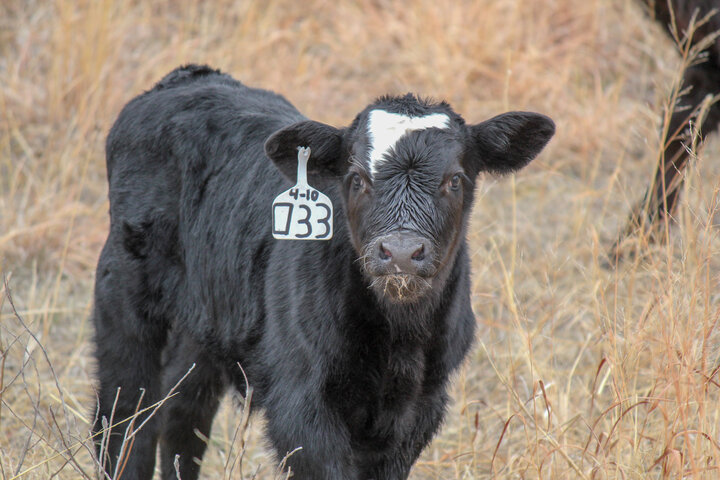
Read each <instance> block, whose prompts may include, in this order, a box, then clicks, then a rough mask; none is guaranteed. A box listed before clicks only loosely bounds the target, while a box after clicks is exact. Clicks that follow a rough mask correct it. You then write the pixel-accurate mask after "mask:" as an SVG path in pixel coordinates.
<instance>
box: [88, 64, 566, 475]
mask: <svg viewBox="0 0 720 480" xmlns="http://www.w3.org/2000/svg"><path fill="white" fill-rule="evenodd" d="M372 108H385V109H387V110H391V111H392V109H393V108H396V109H399V110H400V111H403V112H408V113H411V114H413V115H424V114H426V113H428V112H445V113H447V114H448V115H449V116H450V118H451V119H452V122H451V128H449V129H446V130H439V129H429V130H426V131H418V132H413V133H412V134H408V135H406V137H404V138H403V139H401V141H399V142H398V144H397V145H396V149H395V151H394V152H393V153H392V155H391V157H392V158H390V159H389V162H388V163H387V165H385V166H384V167H383V169H381V170H380V171H379V173H378V178H377V179H372V180H371V179H368V182H370V183H368V184H367V185H365V184H364V183H363V181H362V180H361V179H360V177H355V175H359V173H357V170H358V169H360V170H361V171H362V170H363V169H364V166H365V163H364V162H366V155H367V143H368V140H367V138H366V137H367V135H366V133H365V129H364V121H365V120H366V117H367V113H368V112H369V111H370V110H371V109H372ZM396 111H397V110H396ZM517 115H520V116H521V118H523V119H525V120H526V121H521V122H512V124H511V123H510V122H505V121H504V122H503V123H502V124H501V125H499V126H497V127H496V128H495V129H493V128H491V127H492V125H490V126H488V124H486V126H485V127H482V128H474V127H473V128H471V127H467V126H466V125H465V123H464V122H463V121H462V119H461V118H460V117H459V116H458V115H457V114H455V113H454V112H452V110H450V107H449V106H448V105H446V104H431V103H428V102H424V101H420V100H418V99H416V98H415V97H412V96H406V97H401V98H397V99H396V98H391V97H388V98H383V99H381V100H379V101H378V102H377V103H376V104H374V105H371V106H370V107H368V109H366V110H365V111H363V112H361V114H360V115H358V117H357V118H356V119H355V121H354V122H353V123H352V124H351V126H350V127H348V128H346V129H335V128H333V127H330V126H327V125H322V124H319V123H317V122H309V121H308V120H307V119H306V118H305V117H303V116H302V115H301V114H300V113H299V112H298V111H297V110H296V109H295V108H294V107H293V106H292V105H290V104H289V103H288V102H287V101H286V100H285V99H284V98H282V97H280V96H279V95H276V94H274V93H271V92H268V91H264V90H258V89H251V88H248V87H245V86H243V85H242V84H240V83H239V82H237V81H235V80H233V79H232V78H231V77H229V76H227V75H224V74H221V73H219V72H217V71H215V70H212V69H209V68H207V67H198V66H187V67H183V68H179V69H177V70H175V71H174V72H172V73H170V74H169V75H168V76H167V77H166V78H164V79H163V80H162V81H161V82H160V83H159V84H158V85H156V87H155V88H153V89H152V90H150V91H149V92H146V93H145V94H143V95H141V96H139V97H138V98H136V99H134V100H132V101H131V102H130V103H129V104H128V105H127V106H126V107H125V109H124V110H123V111H122V113H121V114H120V116H119V118H118V120H117V122H116V123H115V125H114V126H113V128H112V130H111V132H110V135H109V137H108V142H107V165H108V179H109V183H110V218H111V222H110V223H111V225H110V234H109V236H108V240H107V243H106V244H105V247H104V249H103V251H102V254H101V256H100V260H99V264H98V270H97V280H96V288H95V310H94V315H93V317H94V323H95V329H96V334H95V342H96V346H97V360H98V365H99V377H100V389H99V406H98V408H99V413H100V417H101V418H102V417H103V416H104V417H107V418H110V416H111V412H112V408H113V404H114V401H115V397H116V394H117V393H116V392H117V389H118V388H121V390H120V393H119V394H117V395H118V397H117V398H118V400H117V405H116V409H115V412H114V414H113V415H114V420H115V421H117V420H120V419H123V418H126V417H128V416H130V415H131V414H132V413H133V412H134V411H135V410H136V408H137V407H138V406H140V408H144V407H146V406H148V405H152V404H153V403H155V402H157V401H158V400H160V399H161V398H162V397H163V396H164V395H165V393H166V392H167V391H168V390H169V388H170V387H171V386H172V385H174V384H175V383H176V382H177V380H178V379H179V378H180V377H182V375H183V374H185V372H187V371H188V369H189V368H190V366H191V364H193V363H195V364H196V367H195V369H194V370H193V371H192V373H190V375H189V376H188V378H187V379H186V380H185V381H184V382H183V383H182V384H181V386H180V387H179V389H178V392H179V394H178V395H177V396H176V397H174V398H172V399H170V400H169V401H168V402H167V403H166V404H165V405H164V406H163V407H162V409H161V410H160V412H161V413H160V414H159V415H158V416H157V417H153V419H151V420H150V421H149V422H148V423H147V424H146V425H145V427H144V428H143V430H141V432H140V433H139V434H138V435H137V437H136V438H135V440H134V443H133V444H132V450H131V451H129V452H127V451H126V452H125V453H124V454H123V457H128V459H127V464H126V465H125V466H124V470H123V478H133V479H135V478H138V479H149V478H150V477H151V476H152V471H153V468H154V462H155V446H156V443H157V442H158V441H159V442H160V445H161V461H162V472H163V478H175V471H174V468H173V459H174V457H175V454H179V455H180V469H181V477H182V478H183V480H190V479H193V478H196V477H197V475H198V472H199V467H198V465H197V462H196V461H195V460H194V458H198V459H201V458H202V456H203V452H204V450H205V447H206V445H205V443H204V442H203V441H202V440H201V439H200V438H199V436H198V435H196V434H195V433H194V430H195V429H197V430H198V431H199V432H201V433H202V434H203V435H206V436H208V435H209V434H210V426H211V423H212V419H213V416H214V414H215V412H216V409H217V407H218V402H219V399H220V397H221V396H222V394H223V393H224V391H225V390H226V388H228V387H234V388H236V389H238V390H239V391H240V392H241V393H245V385H246V383H245V379H244V376H243V371H241V369H240V367H239V366H238V364H239V365H241V366H242V368H243V370H244V372H245V374H247V378H248V380H249V383H250V385H252V387H253V388H254V392H255V393H254V396H253V399H252V407H253V408H260V409H262V410H263V411H264V412H265V415H266V417H267V435H268V437H269V439H270V442H271V444H272V446H273V447H274V448H275V451H276V452H277V454H278V457H283V456H284V455H285V454H286V453H287V452H290V451H292V450H295V449H296V448H298V447H302V449H301V450H299V451H297V452H296V453H294V454H293V455H292V456H291V457H290V459H289V461H288V466H289V467H290V468H291V469H292V471H293V472H294V477H293V478H299V479H368V478H374V479H401V478H406V477H407V475H408V473H409V471H410V468H411V466H412V464H413V462H414V461H415V460H416V459H417V457H418V455H419V454H420V452H421V450H422V449H423V448H424V447H425V446H426V445H427V444H428V442H429V441H430V439H431V438H432V436H433V435H434V434H435V432H436V431H437V430H438V428H439V425H440V423H441V420H442V417H443V412H444V409H445V405H446V402H447V394H446V387H447V382H448V378H449V376H450V374H451V373H452V372H453V371H454V370H456V369H457V367H458V366H459V365H460V363H461V361H462V359H463V358H464V356H465V354H466V353H467V351H468V349H469V347H470V345H471V343H472V339H473V332H474V329H475V321H474V317H473V314H472V310H471V307H470V279H469V275H470V271H469V261H468V255H467V248H466V245H465V230H466V227H465V225H466V223H467V218H468V215H469V212H470V206H471V203H472V200H473V187H474V182H475V176H474V173H476V172H477V171H480V170H483V169H488V168H489V169H491V170H494V171H506V170H512V169H515V168H518V167H519V166H522V165H524V164H525V163H527V162H528V161H529V160H530V159H531V158H532V157H534V156H535V155H536V154H537V153H538V152H539V151H540V150H541V149H542V147H543V146H544V144H545V142H547V140H549V138H550V135H551V132H552V128H553V126H552V122H551V121H550V120H549V119H547V117H542V116H540V115H536V114H517ZM512 118H515V117H512ZM528 119H529V120H528ZM490 122H492V120H491V121H490ZM481 125H482V124H481ZM496 131H499V132H501V133H502V135H501V136H497V138H480V137H479V136H483V135H488V133H487V132H496ZM492 135H495V133H492ZM268 139H269V140H268ZM307 145H309V146H310V147H311V148H312V153H311V159H310V163H311V167H310V169H311V176H310V182H311V184H313V182H321V183H322V184H323V185H324V186H323V191H324V193H326V194H327V195H329V196H330V197H331V198H332V201H333V203H334V206H335V219H334V223H335V233H334V236H333V238H332V240H330V241H307V242H303V241H276V240H274V239H273V238H272V236H271V225H270V221H271V203H272V200H273V198H274V197H275V196H276V195H278V194H279V193H280V192H282V191H284V190H286V189H287V188H289V187H290V186H291V183H290V181H289V180H288V179H287V178H286V177H288V178H294V168H295V158H296V155H297V150H296V148H297V147H298V146H307ZM518 145H519V147H518ZM485 146H487V148H488V149H489V150H488V151H487V152H483V151H482V148H484V147H485ZM503 152H504V154H505V163H504V162H503V159H502V157H503ZM266 154H267V156H266ZM268 157H270V159H271V160H272V161H271V160H269V159H268ZM486 157H488V158H491V160H486ZM278 168H279V169H280V170H282V171H283V172H284V173H285V175H284V176H283V175H281V174H280V171H279V170H278ZM448 172H450V173H454V172H458V173H457V174H462V175H463V180H462V183H459V181H458V179H457V178H455V177H454V176H451V178H450V179H449V180H448V179H447V176H448V175H449V174H448ZM464 172H467V173H464ZM361 173H362V172H361ZM366 173H367V172H365V173H364V174H366ZM398 182H399V183H398ZM364 185H365V186H366V187H367V189H366V190H362V191H361V190H360V187H362V186H364ZM393 202H394V203H393ZM378 212H379V214H380V215H381V216H382V217H383V218H379V217H378ZM388 219H389V220H388ZM405 231H412V232H413V234H414V235H416V236H423V237H422V238H428V239H429V241H431V242H432V249H430V243H428V250H429V251H428V252H427V256H428V258H426V259H425V260H424V261H425V263H424V264H423V265H424V267H423V269H418V272H419V273H418V272H416V273H417V274H416V275H415V274H414V275H407V276H409V277H413V278H414V279H415V280H417V283H422V282H425V284H427V285H429V286H430V287H429V290H423V291H420V290H418V291H415V290H412V289H411V290H412V291H410V293H411V294H412V295H411V297H410V300H408V301H399V300H398V299H395V298H390V297H388V296H387V295H384V294H383V292H382V291H378V290H373V289H371V288H369V287H370V284H371V283H372V281H373V278H374V277H373V275H382V274H384V273H383V272H381V271H380V272H379V273H378V271H377V269H375V270H373V268H375V267H374V266H373V265H366V267H367V268H365V267H364V266H363V265H362V262H359V261H358V258H359V257H361V255H362V254H363V253H364V251H365V249H366V248H367V244H368V242H369V243H372V242H373V241H375V239H376V237H377V235H381V234H383V235H384V234H388V232H391V233H392V234H396V235H402V234H404V232H405ZM393 232H394V233H393ZM430 250H431V251H430ZM371 263H372V262H371ZM385 273H386V272H385ZM391 273H392V272H391ZM389 277H392V275H390V276H389ZM421 277H422V278H421ZM383 278H385V277H383ZM418 288H419V287H418ZM141 390H143V391H144V394H143V396H142V401H140V392H141ZM144 418H145V417H144V416H142V415H141V416H140V418H139V419H138V420H136V422H135V424H136V425H138V424H139V423H140V422H141V421H142V420H143V419H144ZM101 425H102V422H101V421H100V420H98V422H97V423H96V425H95V431H99V430H100V429H101V428H102V427H101ZM123 431H124V426H123V427H121V428H116V429H114V430H113V435H112V436H111V441H110V443H109V449H108V451H107V452H106V459H105V462H106V465H107V469H108V471H110V472H112V471H113V470H114V469H115V468H116V466H117V465H118V463H122V462H118V456H119V455H121V453H120V446H121V439H122V432H123Z"/></svg>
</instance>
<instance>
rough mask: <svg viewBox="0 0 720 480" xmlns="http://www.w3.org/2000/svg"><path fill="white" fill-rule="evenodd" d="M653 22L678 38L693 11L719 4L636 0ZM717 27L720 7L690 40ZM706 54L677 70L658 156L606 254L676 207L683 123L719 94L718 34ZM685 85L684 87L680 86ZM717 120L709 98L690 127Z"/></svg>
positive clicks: (719, 106) (685, 136)
mask: <svg viewBox="0 0 720 480" xmlns="http://www.w3.org/2000/svg"><path fill="white" fill-rule="evenodd" d="M640 1H641V2H642V3H643V4H644V5H645V6H646V7H647V8H648V9H649V11H650V13H651V14H652V16H653V17H654V18H655V20H656V21H657V22H659V23H660V24H662V25H663V27H665V28H664V29H665V31H666V32H667V33H670V32H672V31H673V29H675V30H676V31H677V33H678V35H679V36H680V38H682V36H683V35H684V34H686V33H687V31H688V29H689V27H690V24H691V19H692V18H693V14H696V19H697V20H698V21H699V20H700V19H702V18H703V17H705V16H706V15H708V14H710V13H711V11H712V10H713V9H719V10H720V2H718V1H717V0H670V2H668V0H640ZM717 31H720V11H718V12H717V13H715V14H714V15H712V16H711V17H710V18H709V20H708V22H707V23H705V24H704V25H702V26H700V28H698V29H697V31H695V33H694V35H693V37H692V39H691V45H693V46H694V45H697V44H698V43H699V42H700V41H702V40H703V39H705V38H707V37H708V36H709V35H712V34H714V33H715V32H717ZM702 54H703V55H705V56H706V58H704V59H701V61H700V63H697V64H693V65H691V66H690V67H688V68H687V69H686V70H685V72H684V73H683V85H682V86H683V91H684V92H685V93H684V94H682V95H680V96H679V98H678V100H677V105H675V109H674V111H673V113H672V116H671V117H670V122H669V124H668V130H667V135H666V137H665V138H663V145H664V149H663V156H662V157H661V158H660V159H659V161H658V165H657V168H656V169H655V174H654V176H653V180H652V182H651V183H650V186H649V187H648V189H647V192H646V193H645V198H644V199H642V200H640V201H639V202H638V204H637V205H636V206H635V208H634V209H633V211H632V212H631V215H630V217H631V218H630V221H629V222H628V225H627V227H626V228H625V230H624V232H622V233H621V236H620V239H619V240H618V243H616V245H615V246H614V247H613V249H612V252H611V253H612V254H613V255H620V254H621V253H620V251H619V250H618V244H619V243H620V242H621V241H622V240H623V238H624V237H625V236H627V235H629V234H631V233H632V232H634V231H635V230H637V229H638V228H640V227H642V226H644V227H645V228H646V229H647V230H648V231H649V232H652V229H653V227H658V226H659V225H660V224H661V222H662V221H663V219H666V218H672V217H673V216H674V215H675V213H676V211H677V204H678V199H679V195H680V191H681V187H682V184H683V178H684V171H685V167H686V166H687V164H688V161H689V159H690V156H689V155H688V152H687V150H686V146H689V145H690V143H691V138H690V135H689V125H690V122H691V121H695V117H696V116H697V114H698V113H699V109H700V106H701V104H702V102H703V100H704V99H705V97H707V96H708V95H710V96H715V95H720V38H716V39H715V41H713V42H712V43H711V44H710V46H709V47H708V48H707V49H706V50H704V51H703V52H702ZM686 89H687V90H686ZM718 124H720V103H715V104H713V105H712V106H711V107H710V109H709V110H708V112H707V115H706V116H705V118H704V119H703V121H702V122H701V123H700V124H699V125H697V124H696V127H699V128H700V132H701V133H702V135H707V134H709V133H711V132H713V131H715V130H717V127H718Z"/></svg>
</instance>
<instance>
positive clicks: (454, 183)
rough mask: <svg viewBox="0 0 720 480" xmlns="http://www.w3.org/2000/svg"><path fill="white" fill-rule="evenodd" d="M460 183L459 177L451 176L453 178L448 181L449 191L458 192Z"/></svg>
mask: <svg viewBox="0 0 720 480" xmlns="http://www.w3.org/2000/svg"><path fill="white" fill-rule="evenodd" d="M461 183H462V179H461V178H460V175H453V177H452V178H451V179H450V190H452V191H454V192H457V191H458V190H460V185H461Z"/></svg>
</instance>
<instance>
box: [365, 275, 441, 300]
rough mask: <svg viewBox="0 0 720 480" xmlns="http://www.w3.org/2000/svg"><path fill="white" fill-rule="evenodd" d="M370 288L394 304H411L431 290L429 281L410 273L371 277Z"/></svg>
mask: <svg viewBox="0 0 720 480" xmlns="http://www.w3.org/2000/svg"><path fill="white" fill-rule="evenodd" d="M370 288H372V289H373V290H375V292H376V293H378V294H379V295H380V296H381V297H384V298H386V299H388V300H390V301H392V302H394V303H411V302H413V301H415V300H417V299H419V298H421V297H422V296H424V295H425V294H426V293H427V292H428V291H430V289H431V288H432V284H431V279H430V278H426V277H421V276H420V275H413V274H410V273H393V274H387V275H378V276H375V277H373V279H372V283H371V285H370Z"/></svg>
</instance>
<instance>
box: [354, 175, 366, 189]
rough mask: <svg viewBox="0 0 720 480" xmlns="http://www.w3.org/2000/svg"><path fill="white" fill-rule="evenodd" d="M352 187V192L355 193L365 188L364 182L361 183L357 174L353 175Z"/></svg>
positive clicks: (360, 178)
mask: <svg viewBox="0 0 720 480" xmlns="http://www.w3.org/2000/svg"><path fill="white" fill-rule="evenodd" d="M352 186H353V190H355V191H358V190H361V189H362V188H363V187H364V186H365V182H364V181H363V179H362V177H361V176H360V175H358V174H357V173H353V176H352Z"/></svg>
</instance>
